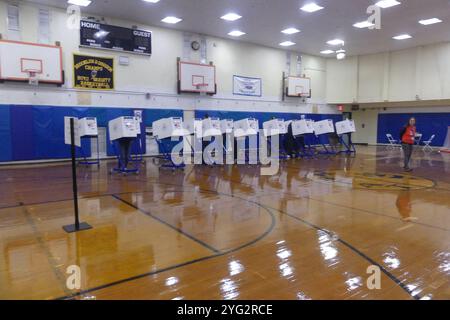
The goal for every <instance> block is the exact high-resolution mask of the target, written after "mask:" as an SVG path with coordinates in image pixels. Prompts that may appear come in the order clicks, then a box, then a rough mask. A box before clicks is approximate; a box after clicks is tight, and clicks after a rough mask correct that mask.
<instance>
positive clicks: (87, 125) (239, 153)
mask: <svg viewBox="0 0 450 320" xmlns="http://www.w3.org/2000/svg"><path fill="white" fill-rule="evenodd" d="M76 120H77V122H76V127H77V130H76V136H77V139H80V140H81V139H87V138H89V139H96V141H97V146H98V128H97V120H96V118H92V117H90V118H83V119H76ZM260 128H261V127H260V123H259V121H258V120H257V119H254V118H245V119H241V120H237V121H234V120H231V119H218V118H205V119H191V120H189V121H184V120H183V118H181V117H170V118H164V119H159V120H157V121H155V122H153V124H152V131H153V132H152V133H153V137H154V138H155V140H156V142H157V143H158V146H159V151H160V154H161V156H162V157H163V158H164V159H165V160H167V162H168V164H164V165H162V166H163V167H170V168H173V169H175V168H182V167H184V165H185V164H184V161H183V160H180V161H174V157H173V156H174V153H178V155H184V156H185V155H186V154H188V155H190V156H192V155H194V158H196V159H200V162H199V161H194V163H196V164H198V163H205V162H206V164H223V161H213V160H214V159H206V160H207V161H203V160H204V159H203V155H204V154H208V153H205V152H204V151H205V149H206V148H212V149H213V151H212V152H211V154H212V155H215V156H216V160H217V157H219V158H220V159H222V160H223V157H224V156H225V157H227V159H231V160H233V161H234V160H236V159H238V158H239V159H242V157H243V158H244V159H245V161H247V160H248V158H249V156H250V154H251V153H252V152H253V153H256V154H257V153H258V148H259V146H260V145H261V144H260V143H259V139H261V136H260ZM261 129H262V130H261V134H262V137H264V138H265V139H266V141H267V142H268V143H267V145H268V146H269V148H271V144H272V141H273V139H274V137H277V138H278V142H279V151H280V153H279V154H286V153H290V154H294V155H296V156H299V157H307V156H312V155H313V154H338V153H342V152H344V153H355V148H354V146H353V144H352V142H351V136H350V134H351V133H354V132H356V127H355V123H354V121H352V120H344V121H339V122H336V123H334V122H333V121H332V120H322V121H313V120H310V119H305V118H302V119H298V120H291V121H284V120H283V119H271V120H269V121H266V122H264V123H263V124H262V128H261ZM108 132H109V142H110V143H111V144H112V145H113V147H114V152H115V154H116V156H117V159H118V166H117V167H116V168H114V169H113V170H112V172H121V173H130V172H134V173H138V172H139V163H140V162H142V159H140V158H133V157H132V155H131V147H130V145H131V144H132V143H136V142H138V144H139V143H141V141H142V140H141V139H140V135H141V134H142V132H141V125H140V123H139V120H138V119H137V118H136V117H133V116H123V117H118V118H116V119H113V120H111V121H109V124H108ZM308 135H312V136H316V137H318V136H322V135H330V136H332V135H334V136H336V137H337V139H338V143H339V144H340V145H342V146H344V150H342V149H340V150H339V151H337V150H335V148H333V146H332V145H331V143H330V145H331V146H330V145H326V144H322V147H323V151H320V152H317V151H316V150H315V148H316V146H310V145H307V144H306V143H305V142H304V140H302V139H304V137H307V136H308ZM345 136H347V137H348V138H347V139H344V137H345ZM252 139H253V140H254V141H256V143H250V142H249V141H250V140H252ZM169 141H171V142H173V141H180V142H183V143H181V145H182V147H181V148H179V149H176V150H175V151H173V150H172V148H168V145H173V144H170V143H168V142H169ZM286 141H290V142H291V143H293V145H294V146H295V148H294V149H295V152H292V150H286V149H289V148H288V147H287V146H289V144H287V143H286ZM76 145H77V146H78V147H80V148H81V143H77V144H76ZM97 150H98V147H97ZM81 151H82V152H81V154H82V157H83V160H82V161H80V162H79V163H80V164H85V165H90V164H96V165H99V163H100V159H99V155H98V154H97V159H96V160H95V161H93V160H88V159H87V157H86V156H83V150H81ZM141 156H142V154H141ZM194 160H195V159H194ZM130 163H131V164H132V166H131V167H129V164H130ZM227 163H229V162H227ZM233 163H234V162H233Z"/></svg>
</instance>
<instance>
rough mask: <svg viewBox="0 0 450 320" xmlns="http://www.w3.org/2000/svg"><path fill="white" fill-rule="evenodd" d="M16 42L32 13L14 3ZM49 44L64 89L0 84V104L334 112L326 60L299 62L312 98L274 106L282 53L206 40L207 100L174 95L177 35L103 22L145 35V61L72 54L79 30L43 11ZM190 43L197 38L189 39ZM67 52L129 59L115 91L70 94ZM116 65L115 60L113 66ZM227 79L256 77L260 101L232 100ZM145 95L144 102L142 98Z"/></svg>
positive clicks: (29, 29)
mask: <svg viewBox="0 0 450 320" xmlns="http://www.w3.org/2000/svg"><path fill="white" fill-rule="evenodd" d="M18 3H19V6H20V23H21V40H22V41H28V42H37V39H38V32H37V29H38V9H39V6H37V5H33V4H29V3H26V2H24V1H19V2H18ZM6 6H7V2H5V1H3V0H1V1H0V32H1V33H2V35H3V36H4V37H6V35H7V30H6V29H7V26H6ZM50 14H51V42H52V43H53V42H55V41H60V42H61V46H62V48H63V51H64V58H63V63H64V70H65V73H66V74H65V80H66V84H65V85H64V86H63V87H62V88H56V87H52V86H40V87H39V88H30V87H28V86H27V85H22V84H10V83H6V84H3V85H0V99H1V103H15V104H51V105H94V106H108V107H142V108H161V107H162V108H182V109H185V110H195V109H216V110H218V109H220V110H242V111H247V110H252V111H267V112H274V111H275V112H299V113H312V112H316V111H317V112H319V113H336V112H337V111H336V109H335V108H334V107H332V106H328V105H327V104H326V102H325V101H326V99H325V98H326V60H325V59H323V58H320V57H313V56H308V55H303V65H302V74H306V76H309V77H311V78H312V92H313V93H312V94H313V96H312V98H311V99H307V101H305V102H302V101H300V100H299V99H288V100H287V101H285V102H282V101H281V97H282V72H283V71H285V70H286V68H287V67H286V66H287V57H286V56H287V54H286V51H283V50H277V49H273V48H268V47H263V46H258V45H253V44H248V43H244V42H240V41H231V40H226V39H219V38H213V37H207V38H206V41H207V55H208V61H213V62H214V64H215V65H216V67H217V83H218V94H217V95H216V96H214V97H213V98H211V97H199V96H195V95H181V96H180V95H177V94H176V88H177V69H176V68H177V66H176V59H177V57H183V43H184V42H183V39H184V33H183V32H179V31H175V30H171V29H164V28H158V27H152V26H146V25H141V24H137V23H135V22H129V21H122V20H118V19H112V18H106V21H107V23H109V24H114V25H121V26H124V27H131V26H132V25H138V26H139V28H143V29H148V30H151V31H152V32H153V54H152V56H151V57H146V56H139V55H132V54H123V53H121V54H118V53H115V52H111V51H100V50H94V49H86V48H80V47H79V31H78V30H70V29H68V28H67V27H66V22H67V18H68V15H67V14H66V12H65V11H64V10H61V9H57V8H50ZM192 37H193V38H196V37H199V36H198V35H193V36H192ZM74 52H78V53H85V54H89V55H97V56H109V57H111V56H112V57H116V58H117V57H118V56H119V55H126V56H129V58H130V65H129V66H120V65H118V63H117V62H116V66H115V68H116V72H115V81H116V90H115V91H114V92H94V91H89V92H86V91H80V90H74V89H73V88H72V77H73V74H72V54H73V53H74ZM190 58H191V59H192V60H194V61H198V60H199V54H198V53H195V52H193V51H191V52H190ZM295 58H296V55H295V54H293V55H292V57H291V61H290V62H291V63H290V64H291V68H290V69H291V73H292V74H294V73H295V72H296V59H295ZM116 61H117V59H116ZM233 75H243V76H252V77H260V78H262V81H263V97H261V98H252V99H245V98H242V97H238V96H233V94H232V77H233ZM147 92H149V93H151V94H152V97H151V99H149V100H148V99H146V97H145V93H147Z"/></svg>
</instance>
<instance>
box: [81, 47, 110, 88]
mask: <svg viewBox="0 0 450 320" xmlns="http://www.w3.org/2000/svg"><path fill="white" fill-rule="evenodd" d="M73 76H74V81H73V86H74V88H79V89H91V90H114V58H102V57H93V56H85V55H79V54H74V55H73Z"/></svg>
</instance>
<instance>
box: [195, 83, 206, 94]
mask: <svg viewBox="0 0 450 320" xmlns="http://www.w3.org/2000/svg"><path fill="white" fill-rule="evenodd" d="M196 88H197V90H199V92H200V96H202V97H204V96H206V93H207V90H208V84H206V83H201V84H198V85H196Z"/></svg>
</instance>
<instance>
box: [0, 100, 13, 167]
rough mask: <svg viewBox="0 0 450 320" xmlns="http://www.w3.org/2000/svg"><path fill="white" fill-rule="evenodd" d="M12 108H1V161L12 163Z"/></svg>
mask: <svg viewBox="0 0 450 320" xmlns="http://www.w3.org/2000/svg"><path fill="white" fill-rule="evenodd" d="M11 146H12V143H11V117H10V107H9V106H0V161H12V159H13V157H12V147H11Z"/></svg>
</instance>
